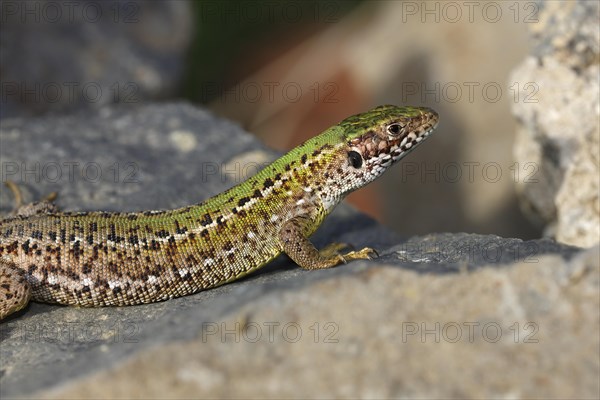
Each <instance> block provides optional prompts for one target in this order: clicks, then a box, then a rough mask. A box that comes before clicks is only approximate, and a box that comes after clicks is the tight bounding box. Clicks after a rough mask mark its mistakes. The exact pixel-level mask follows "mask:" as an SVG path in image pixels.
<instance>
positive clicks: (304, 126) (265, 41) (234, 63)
mask: <svg viewBox="0 0 600 400" xmlns="http://www.w3.org/2000/svg"><path fill="white" fill-rule="evenodd" d="M0 4H1V10H0V11H1V15H0V18H1V24H2V26H1V39H0V50H1V52H0V55H1V59H0V77H1V80H2V87H1V106H2V107H1V110H0V117H1V118H2V119H6V118H10V117H28V116H36V115H44V114H48V113H59V114H60V113H73V112H77V111H78V110H81V109H89V108H98V109H100V108H102V107H105V106H109V105H113V104H114V103H119V105H120V106H122V107H135V106H136V105H137V104H140V103H149V102H164V101H182V100H183V101H188V102H192V103H194V104H196V105H197V106H200V107H206V108H208V109H210V110H211V111H213V112H214V113H216V114H217V115H219V116H222V117H225V118H228V119H231V120H234V121H237V122H238V123H239V124H240V125H241V126H242V127H243V128H244V129H245V130H247V131H248V132H250V133H251V134H253V135H256V136H257V137H258V138H260V140H261V141H263V142H264V143H266V144H267V145H268V146H270V147H272V148H274V149H277V150H279V151H281V152H284V151H286V150H288V149H291V148H292V147H294V146H296V145H297V144H299V143H300V142H302V141H303V140H305V139H307V138H309V137H311V136H313V135H315V134H317V133H319V132H320V131H322V130H324V129H326V128H327V127H329V126H331V125H332V124H335V123H337V122H339V121H340V120H342V119H344V118H345V117H347V116H349V115H352V114H355V113H359V112H363V111H365V110H368V109H370V108H372V107H374V106H377V105H380V104H397V105H415V106H429V107H432V108H434V109H435V110H437V111H438V113H439V114H440V117H441V123H440V125H439V128H438V130H437V132H436V134H435V135H434V136H433V137H432V138H431V139H430V140H429V141H428V143H427V144H426V145H425V146H423V147H420V148H419V150H418V151H417V152H415V153H413V154H411V155H410V156H409V157H407V158H406V159H405V160H404V162H403V163H402V164H401V165H399V166H397V167H395V168H394V169H393V170H391V171H390V172H388V173H387V174H386V175H384V176H383V177H382V178H381V179H379V180H378V181H377V182H375V183H374V184H372V185H370V186H369V187H367V188H365V189H363V190H361V191H358V192H356V193H353V194H352V195H351V196H350V197H349V201H350V202H351V203H352V204H353V205H354V206H356V207H357V208H359V209H361V210H363V211H364V212H365V213H367V214H369V215H371V216H372V217H374V218H376V219H377V220H379V221H381V222H382V223H383V224H385V225H386V226H388V227H390V228H391V229H393V230H395V231H397V232H399V233H401V234H402V235H405V236H409V235H418V234H425V233H428V232H444V231H451V232H459V231H466V232H473V233H485V234H487V233H492V234H497V235H500V236H507V237H518V238H523V239H530V238H536V237H540V236H543V235H546V236H550V237H555V238H557V239H558V240H560V241H563V242H566V243H569V244H574V245H578V246H591V245H592V244H594V243H597V242H598V240H599V237H600V234H599V232H598V230H599V229H600V227H599V226H600V222H599V218H598V215H599V206H598V182H597V181H598V177H599V174H600V173H599V172H598V171H599V167H598V150H597V147H598V136H599V133H598V112H599V111H598V110H599V106H598V54H599V51H598V42H599V39H598V28H597V27H598V3H597V2H596V1H566V2H558V1H556V2H554V1H553V2H539V1H538V2H487V1H482V2H479V1H477V2H439V1H425V2H420V1H418V2H415V1H376V2H375V1H319V2H317V1H288V0H283V1H276V2H273V1H234V0H229V1H197V2H186V1H148V2H138V1H106V2H98V1H77V2H45V1H24V2H14V1H2V2H1V3H0Z"/></svg>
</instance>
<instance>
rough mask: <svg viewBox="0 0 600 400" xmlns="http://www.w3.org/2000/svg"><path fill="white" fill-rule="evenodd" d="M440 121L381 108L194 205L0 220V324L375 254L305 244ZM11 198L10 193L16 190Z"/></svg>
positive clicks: (22, 210)
mask: <svg viewBox="0 0 600 400" xmlns="http://www.w3.org/2000/svg"><path fill="white" fill-rule="evenodd" d="M437 123H438V115H437V113H436V112H435V111H433V110H431V109H428V108H418V107H396V106H380V107H377V108H375V109H373V110H371V111H369V112H366V113H363V114H359V115H355V116H352V117H349V118H347V119H345V120H343V121H342V122H340V123H339V124H337V125H335V126H333V127H331V128H329V129H327V130H326V131H324V132H323V133H321V134H320V135H318V136H315V137H313V138H312V139H309V140H308V141H306V142H304V143H303V144H301V145H300V146H298V147H296V148H295V149H293V150H291V151H290V152H289V153H287V154H286V155H284V156H283V157H281V158H279V159H278V160H276V161H275V162H273V163H272V164H271V165H269V166H267V167H266V168H264V169H263V170H261V171H260V172H259V173H258V174H256V175H254V176H253V177H251V178H249V179H248V180H247V181H245V182H243V183H241V184H239V185H237V186H235V187H233V188H231V189H229V190H227V191H225V192H223V193H221V194H219V195H217V196H215V197H213V198H211V199H208V200H206V201H204V202H202V203H200V204H196V205H192V206H188V207H184V208H180V209H175V210H168V211H145V212H138V213H108V212H88V213H61V212H58V211H57V210H56V208H55V207H54V206H53V205H52V204H51V203H49V202H41V203H34V204H30V205H27V206H23V207H19V208H18V209H17V210H16V211H15V212H13V215H11V216H9V217H7V218H5V219H2V220H0V319H2V318H5V317H6V316H8V315H9V314H11V313H13V312H15V311H18V310H20V309H21V308H23V307H24V306H25V305H26V304H27V303H28V301H29V300H30V299H31V300H33V301H40V302H47V303H59V304H67V305H76V306H82V307H95V306H124V305H133V304H142V303H152V302H156V301H161V300H166V299H170V298H174V297H179V296H184V295H187V294H191V293H195V292H198V291H200V290H203V289H209V288H213V287H215V286H218V285H222V284H224V283H228V282H231V281H234V280H236V279H238V278H240V277H242V276H244V275H246V274H248V273H249V272H252V271H254V270H256V269H258V268H260V267H262V266H264V265H265V264H267V263H268V262H269V261H271V260H273V259H274V258H275V257H277V255H279V254H280V253H282V252H284V253H286V254H287V255H288V256H289V257H290V258H292V260H294V261H295V262H296V263H297V264H298V265H299V266H300V267H302V268H305V269H320V268H329V267H333V266H335V265H338V264H340V263H344V262H347V261H350V260H355V259H367V258H370V256H372V255H373V254H374V251H373V250H372V249H370V248H364V249H362V250H358V251H351V252H348V253H345V254H341V253H339V252H338V251H339V250H341V249H342V248H343V247H344V246H343V245H340V244H335V243H333V244H331V245H330V246H328V247H326V248H325V249H323V250H321V251H319V250H317V249H315V247H314V246H313V245H312V243H311V242H310V241H309V239H308V238H309V236H310V235H311V234H312V233H314V232H315V230H316V229H317V228H318V227H319V225H320V224H321V223H322V221H323V219H324V218H325V217H326V216H327V215H328V214H329V213H330V212H331V211H332V210H333V208H334V207H335V206H336V205H337V204H338V203H339V202H340V201H341V200H342V199H343V198H344V197H345V196H346V195H347V194H348V193H350V192H352V191H353V190H356V189H359V188H361V187H363V186H365V185H367V184H368V183H369V182H371V181H373V180H374V179H376V178H377V177H378V176H380V175H381V174H383V173H384V172H385V171H386V170H387V169H388V168H389V167H391V166H392V165H393V164H394V163H395V162H397V161H398V160H400V159H401V158H402V157H404V156H406V155H407V154H408V153H409V152H411V151H412V150H414V149H415V148H416V147H417V146H418V145H419V144H421V143H422V142H423V141H424V140H425V139H426V138H427V137H428V136H429V135H430V134H431V132H432V131H433V130H434V128H435V127H436V126H437ZM13 191H15V192H17V190H16V189H14V190H13Z"/></svg>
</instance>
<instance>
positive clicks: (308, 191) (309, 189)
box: [304, 186, 313, 193]
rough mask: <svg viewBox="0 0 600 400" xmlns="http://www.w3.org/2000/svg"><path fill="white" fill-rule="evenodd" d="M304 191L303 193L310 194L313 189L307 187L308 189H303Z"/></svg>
mask: <svg viewBox="0 0 600 400" xmlns="http://www.w3.org/2000/svg"><path fill="white" fill-rule="evenodd" d="M304 191H305V192H306V193H310V192H312V191H313V188H311V187H310V186H309V187H305V188H304Z"/></svg>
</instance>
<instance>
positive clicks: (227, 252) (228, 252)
mask: <svg viewBox="0 0 600 400" xmlns="http://www.w3.org/2000/svg"><path fill="white" fill-rule="evenodd" d="M235 251H236V248H235V247H234V248H232V249H231V250H227V251H226V252H225V254H227V255H229V254H233V253H235Z"/></svg>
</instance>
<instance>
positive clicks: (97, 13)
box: [0, 0, 192, 118]
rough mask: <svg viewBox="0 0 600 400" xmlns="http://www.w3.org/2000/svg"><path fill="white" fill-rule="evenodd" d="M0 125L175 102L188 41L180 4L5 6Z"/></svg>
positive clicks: (187, 12)
mask: <svg viewBox="0 0 600 400" xmlns="http://www.w3.org/2000/svg"><path fill="white" fill-rule="evenodd" d="M0 27H1V28H0V37H2V40H0V52H1V53H2V59H1V61H0V69H1V70H2V88H1V93H2V100H1V101H2V108H1V111H0V116H1V117H2V118H6V117H10V116H27V115H35V114H40V113H44V112H48V111H53V112H57V111H59V112H72V111H74V110H79V109H90V108H91V109H97V108H100V107H102V106H104V105H106V104H110V103H115V102H120V103H126V104H131V103H139V102H143V101H147V100H150V99H160V98H165V97H167V96H169V95H172V94H173V93H174V92H175V90H176V88H177V85H178V84H179V83H180V80H181V78H182V76H183V67H184V56H185V53H186V51H187V48H188V44H189V42H190V40H191V38H192V13H191V5H190V4H189V3H188V2H183V1H164V0H161V1H126V2H112V1H108V2H103V1H90V0H84V1H75V2H60V1H58V2H44V1H28V2H19V1H7V2H3V3H2V24H1V25H0Z"/></svg>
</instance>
